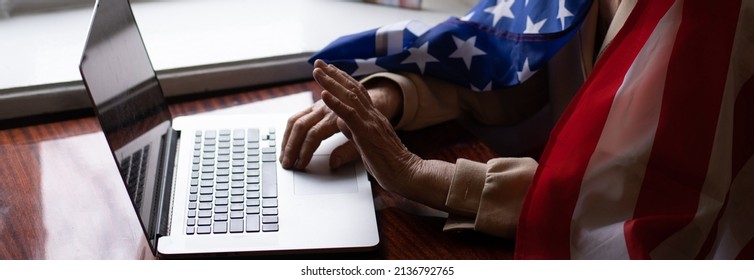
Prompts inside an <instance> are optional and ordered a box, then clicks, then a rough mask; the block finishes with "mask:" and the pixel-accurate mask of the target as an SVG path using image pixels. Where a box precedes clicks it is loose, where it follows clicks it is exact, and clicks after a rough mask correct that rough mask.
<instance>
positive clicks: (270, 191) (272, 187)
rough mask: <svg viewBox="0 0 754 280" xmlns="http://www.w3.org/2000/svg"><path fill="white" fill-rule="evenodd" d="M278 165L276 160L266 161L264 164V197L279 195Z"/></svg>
mask: <svg viewBox="0 0 754 280" xmlns="http://www.w3.org/2000/svg"><path fill="white" fill-rule="evenodd" d="M277 180H278V178H277V165H276V163H275V162H265V163H263V164H262V197H264V198H268V197H277V196H278V186H277V184H278V182H277Z"/></svg>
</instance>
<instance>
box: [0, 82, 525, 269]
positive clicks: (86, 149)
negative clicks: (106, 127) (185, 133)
mask: <svg viewBox="0 0 754 280" xmlns="http://www.w3.org/2000/svg"><path fill="white" fill-rule="evenodd" d="M320 90H321V89H320V88H319V87H318V85H317V84H316V83H314V82H312V81H303V82H298V83H291V84H285V85H278V86H273V87H266V88H258V89H248V90H243V91H239V92H225V93H218V94H205V95H203V96H202V98H201V99H198V98H193V99H183V100H170V103H171V104H170V111H171V113H172V114H173V116H182V115H190V114H196V113H200V112H208V111H215V110H219V109H225V108H230V107H234V106H238V105H243V104H248V103H253V102H257V101H260V100H266V99H272V98H276V97H282V96H286V95H290V94H294V93H301V92H306V91H310V92H313V94H311V95H312V98H313V100H314V99H317V98H319V95H318V94H317V93H318V92H319V91H320ZM78 115H79V116H78V117H76V116H67V117H66V118H57V117H56V118H55V119H53V120H51V119H45V118H40V119H36V120H32V121H28V120H21V121H18V120H14V121H5V122H3V123H2V128H0V129H1V130H0V238H2V240H1V241H0V259H152V258H154V256H153V255H152V253H151V251H150V250H149V246H148V245H147V243H146V239H145V238H144V235H143V233H142V230H141V227H140V226H139V222H138V220H137V218H136V215H135V213H134V211H133V208H132V207H131V205H130V201H129V199H128V194H127V193H126V192H125V191H124V190H125V189H124V188H123V186H122V185H123V182H122V180H121V179H120V175H119V174H118V171H117V170H118V169H117V167H116V165H115V161H114V160H113V159H112V156H111V155H110V154H109V150H108V148H107V143H106V142H105V138H104V135H103V134H102V133H101V130H100V128H99V125H98V122H97V120H96V119H95V118H94V117H93V116H87V115H86V114H78ZM399 136H400V137H401V139H402V140H403V141H404V143H405V144H406V146H407V147H408V148H409V149H410V150H411V151H413V152H414V153H416V154H418V155H420V156H421V157H423V158H426V159H441V160H446V161H451V162H452V161H455V159H457V158H459V157H463V158H468V159H472V160H477V161H486V160H488V159H491V158H493V157H495V156H496V155H495V153H494V152H493V151H492V150H490V149H489V148H488V147H487V146H485V145H484V144H482V143H481V142H480V141H479V140H478V139H476V138H475V137H474V136H472V135H471V134H470V133H469V132H467V131H466V130H464V129H463V128H462V127H461V126H460V125H458V124H456V123H453V122H450V123H445V124H441V125H438V126H434V127H430V128H426V129H423V130H419V131H412V132H401V133H399ZM372 186H373V195H374V199H375V207H376V213H377V222H378V228H379V231H380V244H379V246H378V247H377V248H376V249H375V250H374V251H370V252H363V253H347V254H346V253H341V254H316V255H314V254H312V255H294V256H264V257H262V258H293V259H318V258H325V259H328V258H329V259H510V258H512V253H513V242H512V241H511V240H505V239H500V238H496V237H492V236H488V235H484V234H480V233H476V232H443V231H442V227H443V224H444V221H445V219H444V218H440V217H436V216H431V215H423V213H424V211H420V210H422V209H421V208H417V207H416V205H415V204H412V203H410V202H408V201H406V200H405V199H403V198H401V197H399V196H397V195H394V194H392V193H389V192H387V191H385V190H384V189H382V188H381V187H380V186H379V185H378V184H377V183H376V182H373V183H372ZM243 258H246V256H245V257H243ZM257 258H259V257H257Z"/></svg>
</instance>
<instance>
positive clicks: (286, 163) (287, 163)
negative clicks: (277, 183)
mask: <svg viewBox="0 0 754 280" xmlns="http://www.w3.org/2000/svg"><path fill="white" fill-rule="evenodd" d="M283 167H284V168H286V169H288V168H291V160H290V159H289V158H287V157H285V158H283Z"/></svg>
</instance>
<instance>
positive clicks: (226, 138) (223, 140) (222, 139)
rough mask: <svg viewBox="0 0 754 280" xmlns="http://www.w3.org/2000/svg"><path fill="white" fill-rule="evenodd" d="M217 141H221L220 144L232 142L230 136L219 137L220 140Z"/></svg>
mask: <svg viewBox="0 0 754 280" xmlns="http://www.w3.org/2000/svg"><path fill="white" fill-rule="evenodd" d="M217 139H218V141H220V142H230V136H228V135H223V136H220V137H219V138H217Z"/></svg>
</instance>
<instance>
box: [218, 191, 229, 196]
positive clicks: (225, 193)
mask: <svg viewBox="0 0 754 280" xmlns="http://www.w3.org/2000/svg"><path fill="white" fill-rule="evenodd" d="M215 197H217V198H223V197H228V191H217V193H216V194H215Z"/></svg>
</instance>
